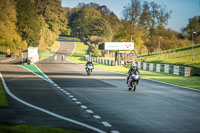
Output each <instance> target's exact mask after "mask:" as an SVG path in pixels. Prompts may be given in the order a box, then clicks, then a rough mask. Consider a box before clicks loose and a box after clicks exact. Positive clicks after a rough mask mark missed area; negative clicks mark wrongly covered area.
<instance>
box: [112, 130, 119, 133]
mask: <svg viewBox="0 0 200 133" xmlns="http://www.w3.org/2000/svg"><path fill="white" fill-rule="evenodd" d="M110 132H111V133H120V132H119V131H116V130H114V131H110Z"/></svg>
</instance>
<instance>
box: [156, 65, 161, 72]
mask: <svg viewBox="0 0 200 133" xmlns="http://www.w3.org/2000/svg"><path fill="white" fill-rule="evenodd" d="M156 72H160V64H156Z"/></svg>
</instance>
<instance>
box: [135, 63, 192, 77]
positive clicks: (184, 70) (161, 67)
mask: <svg viewBox="0 0 200 133" xmlns="http://www.w3.org/2000/svg"><path fill="white" fill-rule="evenodd" d="M136 63H137V67H138V68H139V69H142V70H149V71H155V72H164V73H170V74H174V75H180V76H186V77H187V76H191V68H190V67H184V66H177V65H169V64H155V63H146V62H136Z"/></svg>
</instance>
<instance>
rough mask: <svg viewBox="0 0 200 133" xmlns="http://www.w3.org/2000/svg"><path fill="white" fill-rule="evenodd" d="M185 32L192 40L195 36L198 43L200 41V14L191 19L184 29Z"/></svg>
mask: <svg viewBox="0 0 200 133" xmlns="http://www.w3.org/2000/svg"><path fill="white" fill-rule="evenodd" d="M183 32H185V33H186V36H187V37H188V38H189V39H190V40H192V37H193V40H194V41H195V42H196V43H200V16H195V17H193V18H191V19H189V24H188V25H187V26H186V27H185V28H184V29H183ZM192 34H193V35H192Z"/></svg>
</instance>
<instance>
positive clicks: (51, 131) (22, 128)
mask: <svg viewBox="0 0 200 133" xmlns="http://www.w3.org/2000/svg"><path fill="white" fill-rule="evenodd" d="M0 132H1V133H80V132H77V131H72V130H64V129H59V128H51V127H42V126H32V125H24V124H20V125H12V124H0Z"/></svg>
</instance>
